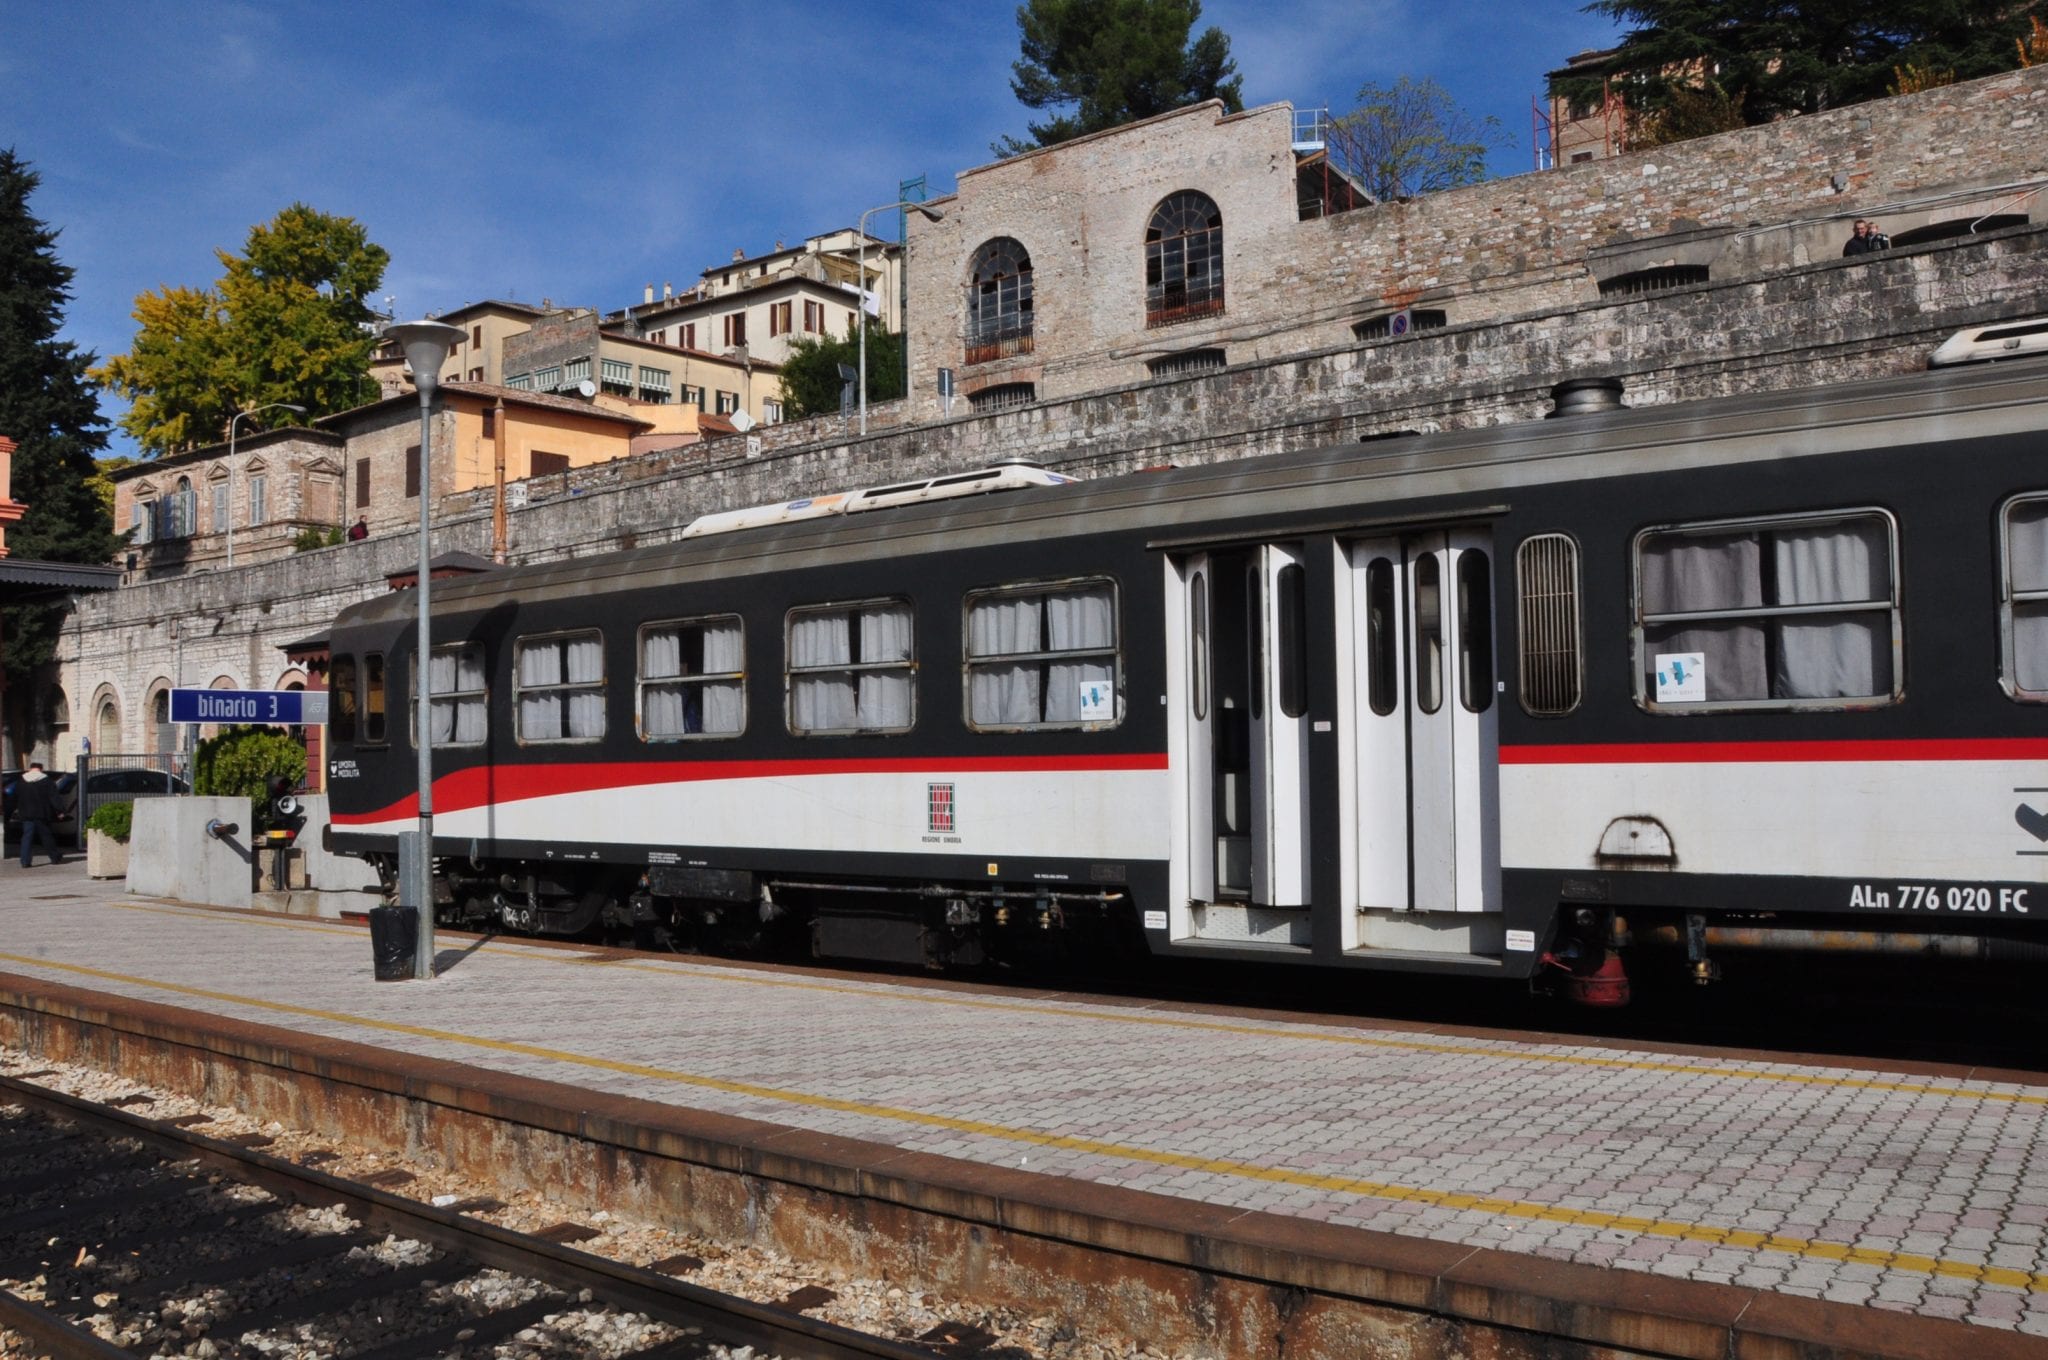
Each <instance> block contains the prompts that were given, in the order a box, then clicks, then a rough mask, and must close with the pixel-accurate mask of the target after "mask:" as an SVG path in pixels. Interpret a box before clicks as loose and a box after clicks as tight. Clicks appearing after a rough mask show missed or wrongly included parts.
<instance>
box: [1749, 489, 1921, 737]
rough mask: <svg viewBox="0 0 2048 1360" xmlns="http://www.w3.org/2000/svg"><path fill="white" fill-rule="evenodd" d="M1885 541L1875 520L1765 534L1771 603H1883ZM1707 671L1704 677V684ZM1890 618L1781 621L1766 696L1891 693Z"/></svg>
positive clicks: (1887, 569) (1886, 590) (1886, 597)
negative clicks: (1773, 577)
mask: <svg viewBox="0 0 2048 1360" xmlns="http://www.w3.org/2000/svg"><path fill="white" fill-rule="evenodd" d="M1889 545H1890V536H1889V534H1888V533H1887V532H1886V529H1885V526H1884V524H1883V523H1882V522H1880V521H1877V520H1853V521H1851V522H1849V523H1847V524H1832V525H1828V526H1826V527H1824V528H1818V529H1805V530H1796V531H1787V532H1783V533H1778V534H1774V535H1772V562H1773V565H1774V566H1775V568H1776V569H1777V587H1778V589H1777V594H1778V598H1777V599H1776V601H1774V603H1777V604H1839V603H1849V602H1852V601H1861V600H1883V601H1886V602H1887V603H1889V601H1890V599H1891V561H1890V556H1889ZM1712 678H1713V672H1712V670H1711V668H1710V669H1709V671H1708V683H1710V684H1711V683H1712ZM1891 685H1892V667H1891V616H1890V614H1889V613H1885V614H1847V615H1838V616H1834V617H1829V618H1816V619H1787V620H1785V621H1784V622H1783V623H1782V624H1781V625H1780V626H1779V630H1778V655H1777V659H1776V662H1775V664H1774V666H1773V668H1772V676H1771V693H1772V694H1773V695H1774V696H1776V697H1778V698H1785V699H1793V698H1797V699H1841V698H1857V697H1863V696H1868V695H1873V694H1888V693H1890V692H1891Z"/></svg>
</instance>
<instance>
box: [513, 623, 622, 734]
mask: <svg viewBox="0 0 2048 1360" xmlns="http://www.w3.org/2000/svg"><path fill="white" fill-rule="evenodd" d="M603 682H604V642H603V639H602V638H599V637H596V636H594V635H593V636H582V637H571V638H561V639H550V640H548V641H545V642H535V643H528V644H523V645H521V647H520V649H519V684H520V687H521V688H522V689H524V690H527V691H529V692H527V693H524V694H521V695H520V696H519V735H520V736H522V737H525V738H527V739H528V740H533V741H555V740H560V739H561V738H563V737H568V738H571V739H575V740H591V739H594V738H597V737H601V736H603V735H604V689H603ZM570 685H573V686H590V688H579V689H566V688H559V687H562V686H570ZM536 690H537V691H539V692H533V691H536Z"/></svg>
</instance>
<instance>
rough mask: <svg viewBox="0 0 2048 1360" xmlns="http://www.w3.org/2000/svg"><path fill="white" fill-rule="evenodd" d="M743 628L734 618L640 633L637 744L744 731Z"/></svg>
mask: <svg viewBox="0 0 2048 1360" xmlns="http://www.w3.org/2000/svg"><path fill="white" fill-rule="evenodd" d="M746 650H747V649H746V628H745V625H743V624H742V623H741V622H740V620H739V618H738V616H737V615H733V614H721V615H719V616H717V617H716V618H708V619H679V620H676V621H675V622H672V623H650V624H648V625H647V626H646V627H645V628H642V629H641V630H640V738H641V740H643V741H674V740H679V739H681V738H684V737H736V736H738V735H739V734H740V733H741V732H743V731H745V730H746V726H747V688H746V675H745V669H746Z"/></svg>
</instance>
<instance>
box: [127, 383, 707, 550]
mask: <svg viewBox="0 0 2048 1360" xmlns="http://www.w3.org/2000/svg"><path fill="white" fill-rule="evenodd" d="M653 428H654V426H653V424H652V423H651V422H649V421H646V420H642V419H639V418H638V417H636V416H635V415H633V414H631V413H630V412H628V411H623V410H608V409H605V408H603V407H600V406H597V405H595V404H593V403H591V402H587V401H580V400H574V399H571V398H567V397H555V396H543V395H541V394H539V393H533V392H522V391H519V390H517V389H514V388H507V387H498V386H494V385H491V384H488V383H466V382H465V383H450V384H448V385H446V386H444V387H442V388H441V390H440V395H439V397H438V398H437V399H436V401H435V404H434V457H433V459H432V460H431V464H430V468H429V475H430V476H431V478H432V481H433V485H432V486H431V487H430V488H428V490H429V494H431V495H432V496H434V497H435V498H436V499H438V498H439V497H441V496H446V495H449V494H452V493H455V492H461V491H472V490H475V489H477V488H479V487H492V486H495V485H497V484H498V482H499V481H500V480H501V479H502V481H503V482H505V483H507V484H520V483H526V482H529V481H531V480H532V479H534V478H544V477H548V476H551V475H556V474H560V473H565V472H567V471H569V470H570V469H571V468H580V467H589V466H591V465H592V464H594V463H602V462H608V461H610V460H612V459H614V458H623V457H626V456H627V455H628V454H630V453H632V452H634V451H635V450H634V440H635V438H636V437H638V436H641V435H644V434H646V433H648V432H649V431H650V430H652V429H653ZM419 440H420V425H419V400H418V398H417V397H416V396H414V395H413V394H412V393H409V392H408V393H404V394H402V395H399V396H394V397H387V398H385V399H384V400H382V401H377V402H373V403H371V404H370V405H368V406H360V407H357V408H356V409H354V410H352V411H343V412H340V413H338V414H335V415H332V416H326V417H324V418H322V419H320V420H319V421H316V422H315V424H314V427H313V428H310V429H300V428H293V429H283V430H273V431H265V432H263V433H261V434H256V435H250V436H246V437H244V438H242V439H240V440H238V441H237V442H236V444H235V447H234V450H233V452H232V453H230V451H229V449H228V448H227V446H226V445H221V444H215V445H211V446H209V447H206V448H199V449H192V450H190V451H188V452H185V453H180V454H174V455H171V456H169V457H165V458H158V459H155V460H152V461H150V462H146V463H139V464H137V465H135V466H133V467H129V468H123V469H122V470H121V471H119V472H117V473H115V474H114V475H113V482H114V523H115V525H116V526H117V527H118V528H120V529H122V530H124V531H126V532H127V533H128V535H129V540H128V541H129V547H128V550H127V556H126V560H125V562H124V565H125V567H126V569H127V574H128V579H129V580H131V581H136V580H145V579H150V578H156V577H164V576H179V575H184V574H187V573H190V572H195V571H211V570H216V569H220V568H224V567H226V566H228V565H229V561H230V558H232V560H233V564H234V565H236V566H244V565H253V564H255V563H258V562H262V561H267V560H270V559H273V558H277V557H282V556H285V555H288V554H290V553H292V552H295V551H298V550H300V548H301V546H302V545H303V546H313V545H314V543H315V541H316V540H317V539H319V538H324V537H325V536H328V535H329V534H331V533H332V532H333V531H337V530H341V529H343V528H345V527H346V526H348V525H351V524H353V523H355V521H356V520H357V519H358V518H361V519H363V520H364V521H365V523H366V525H367V527H368V529H369V531H370V532H371V533H373V534H391V533H401V532H406V531H409V530H411V529H413V528H414V527H416V526H417V524H418V523H419V496H420V490H421V487H420V477H421V468H420V452H419ZM674 442H677V443H682V442H687V440H686V439H685V438H683V437H678V438H677V439H676V440H675V441H674ZM501 468H502V478H501V475H500V469H501ZM513 494H514V496H515V498H517V497H519V496H520V494H521V493H520V492H518V491H515V492H514V493H513Z"/></svg>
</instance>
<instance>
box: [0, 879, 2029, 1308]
mask: <svg viewBox="0 0 2048 1360" xmlns="http://www.w3.org/2000/svg"><path fill="white" fill-rule="evenodd" d="M443 943H444V944H445V945H447V946H448V947H447V948H445V949H444V950H443V953H442V960H443V967H444V970H445V971H444V973H443V975H442V976H441V977H439V978H437V979H435V980H434V981H432V982H424V983H423V982H405V983H377V982H375V981H373V979H372V976H371V968H370V949H369V940H368V935H367V932H366V931H364V930H363V929H362V928H361V927H360V926H358V925H354V924H351V923H346V922H330V921H313V920H304V919H292V918H286V917H277V916H260V915H250V914H242V913H234V912H223V911H218V910H211V909H201V908H193V907H187V906H182V905H179V904H175V903H166V902H158V901H148V900H142V899H138V898H135V897H133V896H130V895H128V894H126V893H125V892H123V891H122V890H121V889H120V887H119V886H118V885H110V884H97V883H93V882H91V881H89V880H87V879H86V878H85V877H84V874H83V870H82V867H80V866H77V865H65V866H62V867H57V868H45V867H42V866H38V867H37V868H35V869H32V870H29V871H27V872H26V873H24V872H22V871H21V870H19V869H18V868H17V867H16V866H15V865H14V864H13V862H12V861H11V860H9V861H8V862H7V863H6V864H5V865H4V866H0V972H4V973H11V974H15V975H18V976H21V977H26V978H37V979H44V980H47V981H49V982H54V983H60V984H65V985H67V986H70V987H80V988H88V989H91V990H93V991H96V992H100V993H105V994H111V995H116V996H122V997H130V998H135V999H139V1000H143V1001H148V1002H154V1003H159V1004H164V1005H172V1006H177V1007H183V1008H188V1009H191V1010H194V1011H199V1012H205V1013H208V1014H211V1015H215V1016H220V1017H226V1018H229V1019H233V1020H238V1021H244V1022H254V1023H257V1024H263V1025H268V1026H276V1027H282V1028H285V1029H289V1030H292V1031H296V1032H298V1033H301V1034H306V1035H317V1036H325V1037H330V1038H337V1039H343V1040H350V1041H355V1042H361V1043H369V1044H374V1045H376V1046H378V1047H380V1048H383V1049H386V1050H394V1051H401V1052H405V1053H409V1054H414V1055H419V1056H422V1057H426V1058H432V1059H441V1060H448V1061H454V1062H459V1063H462V1064H466V1065H469V1066H471V1067H475V1068H481V1069H487V1070H490V1071H495V1072H500V1073H509V1074H514V1075H517V1076H523V1077H532V1078H539V1079H544V1080H547V1081H552V1082H561V1083H568V1084H570V1085H573V1086H576V1087H579V1088H583V1089H586V1090H589V1091H594V1092H605V1093H612V1094H617V1095H625V1096H631V1097H637V1098H640V1099H645V1100H651V1101H656V1102H662V1103H665V1104H667V1105H671V1106H678V1107H688V1108H691V1109H695V1110H703V1111H713V1112H719V1113H723V1114H727V1115H732V1116H738V1117H743V1118H748V1119H755V1120H761V1121H768V1122H770V1123H774V1124H779V1125H784V1126H791V1127H795V1128H799V1129H806V1130H812V1131H815V1132H818V1133H823V1134H831V1135H840V1136H844V1137H849V1138H855V1139H861V1140H867V1141H870V1142H874V1143H879V1144H884V1145H890V1146H893V1147H897V1148H902V1149H906V1150H909V1151H913V1152H918V1153H925V1154H936V1155H939V1156H943V1157H946V1158H955V1159H961V1160H963V1161H966V1162H971V1163H979V1164H983V1165H985V1166H1001V1167H1007V1168H1012V1169H1021V1170H1023V1171H1025V1172H1030V1173H1037V1174H1039V1175H1042V1176H1046V1177H1063V1178H1072V1179H1075V1180H1080V1181H1085V1182H1091V1183H1097V1184H1101V1185H1105V1186H1116V1187H1126V1188H1129V1189H1133V1190H1141V1191H1150V1192H1154V1193H1157V1194H1160V1195H1164V1196H1172V1197H1178V1198H1180V1199H1184V1200H1189V1201H1198V1202H1200V1203H1201V1204H1203V1205H1206V1206H1212V1207H1223V1208H1230V1209H1241V1210H1248V1211H1264V1212H1266V1213H1271V1214H1277V1215H1287V1216H1293V1217H1296V1218H1299V1219H1306V1220H1312V1221H1314V1222H1317V1223H1320V1224H1324V1225H1330V1226H1333V1227H1350V1228H1357V1229H1365V1230H1372V1231H1375V1232H1384V1233H1392V1234H1399V1235H1402V1236H1404V1237H1411V1238H1428V1239H1433V1240H1435V1241H1437V1242H1440V1243H1455V1244H1463V1245H1466V1246H1471V1247H1483V1248H1492V1249H1495V1250H1498V1251H1505V1252H1509V1253H1520V1254H1526V1255H1528V1256H1531V1257H1539V1258H1548V1259H1549V1260H1551V1261H1556V1262H1571V1263H1577V1264H1580V1265H1585V1266H1595V1267H1603V1268H1606V1269H1608V1270H1614V1271H1637V1272H1647V1273H1648V1274H1651V1275H1657V1276H1669V1277H1675V1278H1680V1279H1684V1280H1691V1281H1698V1282H1705V1283H1714V1284H1722V1285H1731V1286H1738V1287H1742V1288H1746V1289H1751V1290H1757V1291H1766V1292H1768V1293H1771V1294H1781V1295H1787V1296H1799V1297H1804V1298H1809V1299H1819V1300H1828V1301H1833V1302H1837V1303H1842V1304H1851V1305H1861V1306H1864V1307H1866V1308H1868V1309H1873V1310H1890V1311H1894V1312H1901V1313H1911V1314H1917V1315H1921V1316H1923V1317H1929V1318H1945V1319H1957V1320H1961V1321H1965V1322H1968V1323H1973V1324H1976V1325H1978V1326H1980V1327H1984V1328H1995V1329H2004V1330H2007V1331H2009V1332H2016V1333H2018V1334H2020V1335H2032V1336H2043V1337H2048V1139H2044V1137H2043V1133H2044V1128H2043V1124H2044V1119H2048V1077H2043V1078H2037V1077H2035V1076H2033V1075H2030V1074H2025V1073H1981V1072H1972V1071H1968V1070H1963V1069H1939V1068H1928V1067H1917V1068H1913V1069H1910V1070H1908V1069H1881V1068H1877V1067H1870V1068H1858V1067H1854V1066H1844V1065H1840V1064H1834V1063H1830V1064H1825V1065H1824V1064H1814V1065H1804V1064H1800V1063H1794V1062H1786V1061H1775V1060H1769V1059H1760V1058H1758V1057H1757V1056H1756V1055H1718V1054H1714V1053H1712V1052H1708V1051H1700V1052H1674V1051H1671V1050H1669V1049H1655V1050H1653V1049H1649V1048H1641V1049H1637V1048H1627V1047H1621V1046H1602V1045H1597V1044H1590V1043H1579V1042H1557V1041H1527V1042H1524V1041H1515V1040H1512V1039H1508V1038H1502V1037H1499V1036H1489V1035H1480V1034H1468V1033H1460V1032H1454V1031H1448V1030H1441V1029H1438V1030H1432V1029H1428V1028H1423V1027H1415V1026H1400V1025H1391V1024H1386V1023H1381V1022H1376V1021H1371V1020H1356V1021H1321V1022H1314V1023H1299V1022H1291V1021H1288V1020H1283V1019H1278V1018H1274V1017H1271V1016H1260V1015H1249V1014H1243V1013H1232V1012H1226V1011H1222V1010H1205V1009H1202V1008H1196V1007H1189V1006H1182V1005H1171V1004H1164V1003H1157V1004H1148V1003H1141V1002H1124V1001H1117V1000H1101V999H1095V998H1070V997H1063V996H1057V995H1051V994H1036V993H1034V994H1026V993H1019V992H1013V991H1002V990H998V989H990V988H977V987H959V986H954V987H927V986H918V985H911V984H907V983H898V982H895V981H892V980H888V979H872V980H871V979H866V978H847V977H844V976H831V977H819V976H814V975H810V974H807V973H803V972H800V971H794V970H780V969H763V968H749V967H744V966H734V965H729V964H722V963H717V962H708V961H704V960H698V959H692V958H674V959H669V958H664V957H649V956H641V955H627V954H622V953H613V952H607V951H595V950H584V949H576V948H573V947H563V946H560V945H541V944H527V943H518V942H510V941H505V940H491V941H487V942H480V941H477V940H475V939H473V938H471V937H444V940H443ZM1532 1268H1533V1263H1532ZM1872 1321H1873V1324H1875V1323H1876V1322H1877V1319H1875V1318H1873V1319H1872ZM1985 1339H1986V1340H1987V1341H1988V1340H1990V1338H1989V1337H1986V1338H1985ZM2014 1339H2015V1340H2017V1339H2018V1338H2017V1337H2015V1338H2014Z"/></svg>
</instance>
